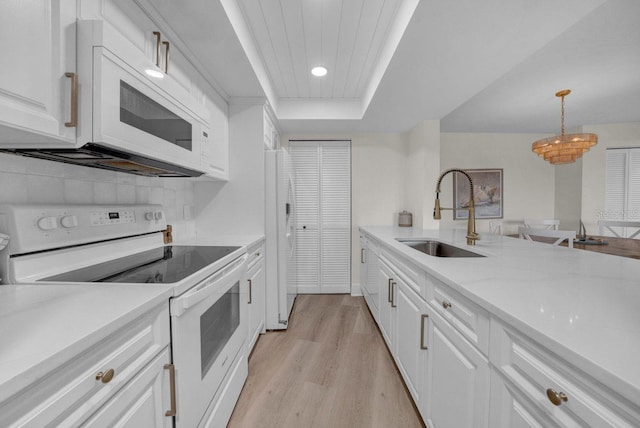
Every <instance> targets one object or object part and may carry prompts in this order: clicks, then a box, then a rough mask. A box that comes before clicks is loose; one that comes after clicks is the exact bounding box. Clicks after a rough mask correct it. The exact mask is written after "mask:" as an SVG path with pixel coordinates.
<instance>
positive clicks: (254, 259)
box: [247, 243, 266, 355]
mask: <svg viewBox="0 0 640 428" xmlns="http://www.w3.org/2000/svg"><path fill="white" fill-rule="evenodd" d="M248 254H249V266H248V270H247V285H248V287H249V293H248V295H249V300H248V306H249V311H248V313H249V322H248V325H249V334H248V336H247V337H248V342H247V355H248V354H250V353H251V350H252V349H253V347H254V346H255V344H256V341H257V340H258V336H259V335H260V334H261V333H264V331H265V304H266V301H265V299H266V296H265V291H266V277H265V261H264V244H263V243H261V244H260V245H259V246H257V247H254V248H250V249H249V250H248Z"/></svg>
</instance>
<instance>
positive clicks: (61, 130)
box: [0, 0, 76, 143]
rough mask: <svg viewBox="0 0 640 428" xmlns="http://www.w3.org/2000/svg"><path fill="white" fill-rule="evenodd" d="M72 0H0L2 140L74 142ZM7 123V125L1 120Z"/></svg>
mask: <svg viewBox="0 0 640 428" xmlns="http://www.w3.org/2000/svg"><path fill="white" fill-rule="evenodd" d="M75 22H76V2H75V1H71V0H64V1H61V0H52V1H41V0H5V1H3V2H1V3H0V52H2V63H3V66H2V67H0V117H1V118H2V120H1V122H2V123H3V124H1V125H0V134H1V135H3V141H10V142H13V143H15V142H31V143H34V142H47V141H53V140H65V141H69V142H75V139H76V131H75V130H76V128H75V127H71V126H69V127H68V126H65V122H70V121H71V79H70V78H68V77H66V76H65V73H75V71H76V25H75ZM4 124H7V125H4Z"/></svg>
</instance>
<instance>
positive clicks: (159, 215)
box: [155, 211, 162, 220]
mask: <svg viewBox="0 0 640 428" xmlns="http://www.w3.org/2000/svg"><path fill="white" fill-rule="evenodd" d="M155 217H156V220H162V211H156V213H155Z"/></svg>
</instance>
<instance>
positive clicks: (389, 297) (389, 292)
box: [387, 278, 393, 303]
mask: <svg viewBox="0 0 640 428" xmlns="http://www.w3.org/2000/svg"><path fill="white" fill-rule="evenodd" d="M391 281H393V279H391V278H389V284H387V302H389V303H391Z"/></svg>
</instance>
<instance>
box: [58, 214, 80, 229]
mask: <svg viewBox="0 0 640 428" xmlns="http://www.w3.org/2000/svg"><path fill="white" fill-rule="evenodd" d="M60 224H61V225H62V227H66V228H67V229H70V228H72V227H78V217H77V216H75V215H66V216H64V217H62V218H61V219H60Z"/></svg>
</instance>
